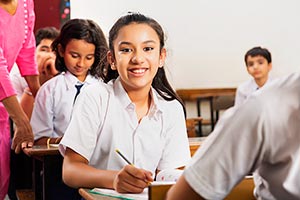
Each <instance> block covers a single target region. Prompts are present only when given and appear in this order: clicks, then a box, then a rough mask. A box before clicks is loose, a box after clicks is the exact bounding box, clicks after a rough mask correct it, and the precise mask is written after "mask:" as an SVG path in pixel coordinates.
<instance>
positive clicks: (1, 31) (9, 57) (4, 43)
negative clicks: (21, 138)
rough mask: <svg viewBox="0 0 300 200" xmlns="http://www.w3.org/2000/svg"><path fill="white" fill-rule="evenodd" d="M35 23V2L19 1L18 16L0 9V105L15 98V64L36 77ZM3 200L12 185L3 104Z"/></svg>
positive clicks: (0, 120)
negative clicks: (8, 99)
mask: <svg viewBox="0 0 300 200" xmlns="http://www.w3.org/2000/svg"><path fill="white" fill-rule="evenodd" d="M34 22H35V15H34V3H33V0H19V1H18V7H17V10H16V13H15V14H14V15H10V14H9V13H7V12H6V11H5V10H3V9H2V8H0V101H2V100H3V99H4V98H6V97H9V96H12V95H15V94H16V92H15V90H14V88H13V86H12V83H11V81H10V78H9V72H10V70H11V68H12V66H13V64H14V63H15V62H16V63H17V65H18V67H19V70H20V73H21V75H22V76H25V75H37V74H38V71H37V65H36V61H35V57H34V54H35V38H34V33H33V28H34ZM0 134H1V135H0V200H2V199H4V196H5V194H6V193H7V189H8V183H9V174H10V172H9V154H10V142H9V138H10V132H9V125H8V114H7V112H6V110H5V108H4V107H3V105H2V103H0Z"/></svg>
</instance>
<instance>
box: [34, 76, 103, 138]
mask: <svg viewBox="0 0 300 200" xmlns="http://www.w3.org/2000/svg"><path fill="white" fill-rule="evenodd" d="M97 81H98V79H96V78H95V77H93V76H91V75H88V76H87V77H86V79H85V81H84V82H83V83H81V82H80V81H79V80H78V79H77V78H76V77H75V76H74V75H73V74H71V73H70V72H69V71H67V72H65V73H62V74H59V75H57V76H55V77H53V78H52V79H50V80H49V81H47V82H45V83H44V84H43V85H42V86H41V88H40V89H39V91H38V93H37V95H36V98H35V102H34V107H33V111H32V116H31V121H30V124H31V126H32V130H33V133H34V139H35V140H37V139H39V138H41V137H61V136H63V135H64V133H65V130H66V128H67V126H68V124H69V121H70V118H71V113H72V109H73V104H74V98H75V95H76V92H77V89H76V87H75V85H78V84H84V85H83V87H82V88H81V91H82V90H83V89H84V87H86V86H87V85H89V84H92V83H95V82H97Z"/></svg>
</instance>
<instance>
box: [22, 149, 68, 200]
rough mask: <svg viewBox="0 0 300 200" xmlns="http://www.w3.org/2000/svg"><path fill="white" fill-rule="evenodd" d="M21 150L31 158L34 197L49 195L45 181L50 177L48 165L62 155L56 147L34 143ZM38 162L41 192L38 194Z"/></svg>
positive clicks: (43, 197) (42, 197)
mask: <svg viewBox="0 0 300 200" xmlns="http://www.w3.org/2000/svg"><path fill="white" fill-rule="evenodd" d="M23 151H24V153H25V154H27V155H28V156H31V157H32V158H33V172H34V173H33V190H34V193H35V199H44V200H45V199H47V198H48V197H49V196H50V194H49V191H48V188H49V187H48V181H47V180H49V178H51V173H49V169H51V168H50V165H51V163H53V161H54V160H55V162H56V161H57V160H59V159H61V160H62V156H61V155H60V153H59V150H58V148H57V147H52V146H50V147H47V146H46V145H34V146H33V147H32V148H25V149H24V150H23ZM38 162H41V164H42V169H41V170H42V194H40V190H39V185H38V182H39V176H40V170H39V169H37V166H38ZM60 167H61V166H60Z"/></svg>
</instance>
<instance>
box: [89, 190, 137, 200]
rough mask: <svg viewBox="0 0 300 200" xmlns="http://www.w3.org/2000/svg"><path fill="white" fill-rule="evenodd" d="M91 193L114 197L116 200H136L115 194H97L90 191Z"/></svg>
mask: <svg viewBox="0 0 300 200" xmlns="http://www.w3.org/2000/svg"><path fill="white" fill-rule="evenodd" d="M89 193H92V194H98V195H102V196H107V197H114V198H118V199H124V200H135V199H133V198H129V197H123V196H119V195H113V194H105V193H101V192H96V191H93V190H89Z"/></svg>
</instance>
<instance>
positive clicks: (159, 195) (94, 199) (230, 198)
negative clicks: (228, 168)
mask: <svg viewBox="0 0 300 200" xmlns="http://www.w3.org/2000/svg"><path fill="white" fill-rule="evenodd" d="M170 187H171V185H159V186H155V187H153V188H148V189H149V194H148V195H149V197H148V198H149V200H163V199H164V198H165V195H166V193H167V191H168V189H169V188H170ZM253 189H254V182H253V178H244V180H242V181H241V182H240V183H239V184H238V185H236V186H235V187H234V188H233V189H232V191H231V192H230V193H229V195H227V197H226V198H225V200H236V199H248V200H255V197H254V196H253ZM79 194H80V195H81V196H82V197H83V198H84V199H86V200H114V199H116V198H114V197H108V196H102V195H97V194H93V193H90V192H89V189H84V188H80V189H79Z"/></svg>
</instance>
